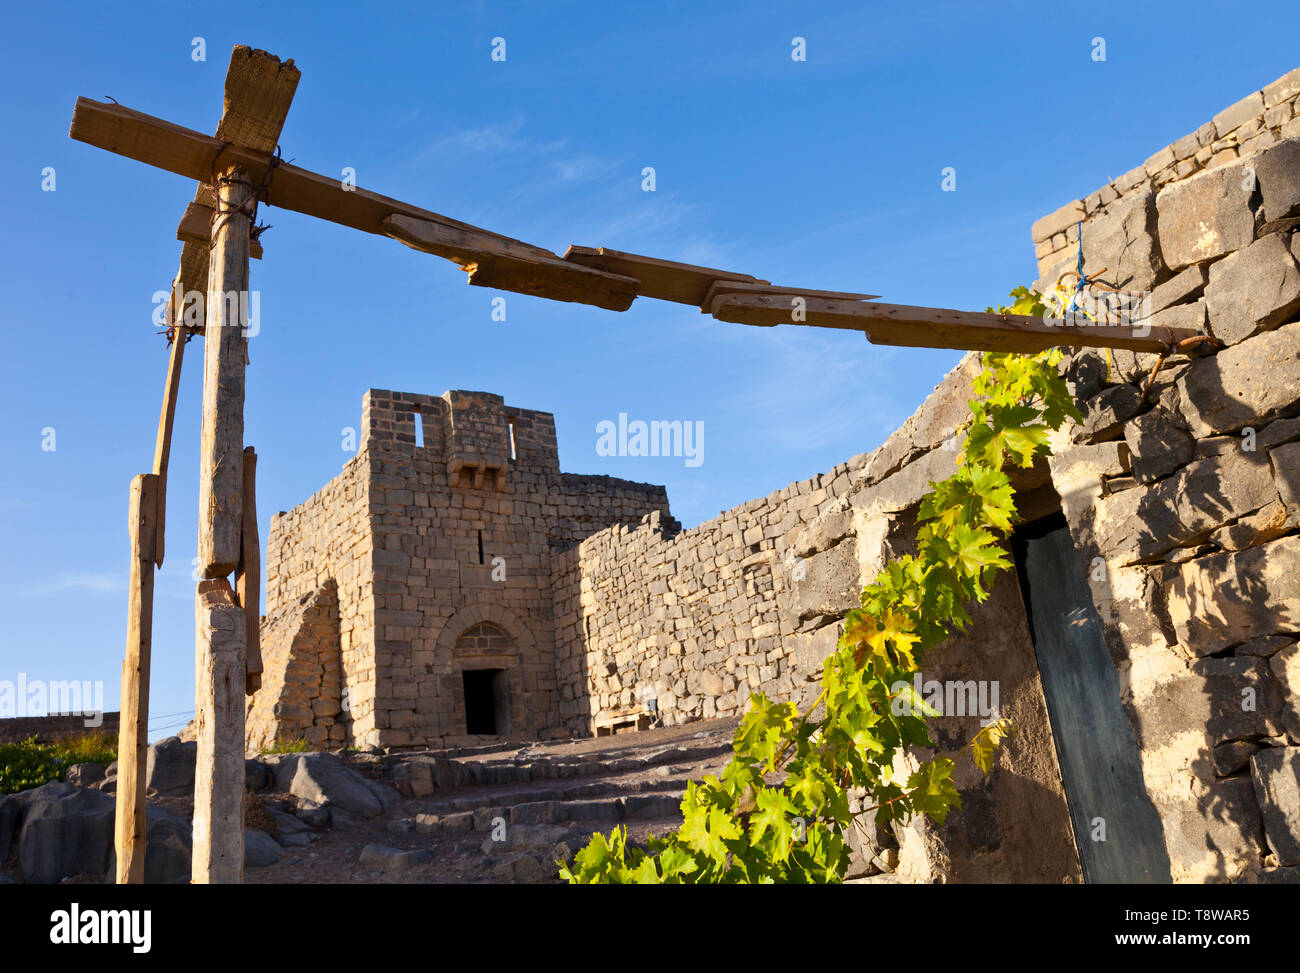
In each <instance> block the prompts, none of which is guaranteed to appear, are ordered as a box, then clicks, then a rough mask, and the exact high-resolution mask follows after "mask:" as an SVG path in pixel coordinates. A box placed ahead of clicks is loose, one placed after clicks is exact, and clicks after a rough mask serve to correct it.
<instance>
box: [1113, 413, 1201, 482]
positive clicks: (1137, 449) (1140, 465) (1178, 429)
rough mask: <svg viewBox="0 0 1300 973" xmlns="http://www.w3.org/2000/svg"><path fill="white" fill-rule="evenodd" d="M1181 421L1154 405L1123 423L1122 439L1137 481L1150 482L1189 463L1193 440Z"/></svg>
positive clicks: (1193, 449)
mask: <svg viewBox="0 0 1300 973" xmlns="http://www.w3.org/2000/svg"><path fill="white" fill-rule="evenodd" d="M1182 422H1183V419H1182V417H1181V416H1174V415H1172V414H1171V413H1170V412H1169V411H1168V410H1166V409H1163V408H1155V409H1152V410H1151V411H1150V412H1146V413H1143V414H1142V415H1140V416H1137V417H1136V418H1134V419H1133V420H1132V421H1131V422H1129V423H1128V424H1127V425H1125V427H1124V441H1125V442H1126V443H1127V444H1128V448H1129V453H1130V455H1131V457H1132V471H1133V476H1134V478H1135V479H1136V480H1137V481H1138V482H1139V483H1151V482H1152V481H1154V480H1158V479H1160V478H1161V477H1164V476H1168V475H1169V474H1170V473H1172V472H1173V471H1174V470H1176V469H1178V467H1180V466H1185V465H1186V464H1187V463H1190V462H1191V460H1192V457H1193V456H1194V455H1195V454H1196V440H1194V439H1193V438H1192V437H1191V435H1190V434H1189V433H1188V432H1187V430H1186V429H1184V428H1182Z"/></svg>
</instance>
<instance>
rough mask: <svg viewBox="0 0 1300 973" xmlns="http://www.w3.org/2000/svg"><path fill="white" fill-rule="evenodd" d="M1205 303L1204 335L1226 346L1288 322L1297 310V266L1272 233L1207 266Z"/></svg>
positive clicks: (1299, 277) (1299, 280) (1299, 301)
mask: <svg viewBox="0 0 1300 973" xmlns="http://www.w3.org/2000/svg"><path fill="white" fill-rule="evenodd" d="M1294 246H1297V247H1300V243H1297V244H1294ZM1205 302H1206V305H1207V307H1208V308H1209V312H1210V330H1211V331H1213V332H1214V336H1215V337H1216V338H1218V339H1219V340H1220V341H1222V342H1224V343H1225V344H1228V345H1235V344H1237V343H1238V342H1241V341H1244V340H1245V339H1246V338H1249V337H1250V336H1251V335H1253V334H1255V333H1256V332H1259V331H1268V330H1270V329H1272V328H1274V327H1276V326H1277V325H1279V324H1282V323H1283V322H1284V321H1286V320H1288V319H1289V318H1291V317H1294V316H1295V314H1296V312H1297V311H1298V310H1300V265H1298V264H1297V263H1296V256H1295V253H1294V252H1293V249H1292V247H1290V246H1287V244H1286V242H1285V241H1284V240H1283V239H1282V235H1281V234H1280V233H1272V234H1270V235H1268V236H1266V237H1262V238H1261V239H1259V240H1256V241H1255V242H1254V243H1252V244H1251V245H1250V246H1248V247H1246V248H1245V249H1243V250H1238V251H1237V252H1236V253H1232V254H1229V255H1228V256H1226V257H1224V258H1223V259H1222V260H1220V261H1218V262H1216V263H1214V264H1211V265H1210V283H1209V284H1208V285H1206V288H1205Z"/></svg>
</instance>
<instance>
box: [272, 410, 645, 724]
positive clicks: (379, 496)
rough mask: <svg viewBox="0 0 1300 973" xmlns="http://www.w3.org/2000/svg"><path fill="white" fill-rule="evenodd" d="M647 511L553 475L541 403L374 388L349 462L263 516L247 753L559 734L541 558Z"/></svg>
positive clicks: (632, 496) (638, 501) (611, 486)
mask: <svg viewBox="0 0 1300 973" xmlns="http://www.w3.org/2000/svg"><path fill="white" fill-rule="evenodd" d="M656 511H658V512H661V513H662V514H663V515H664V516H665V517H666V516H667V514H668V499H667V493H666V491H665V490H664V488H663V487H661V486H652V485H649V484H643V483H632V482H629V481H626V480H618V479H614V478H611V477H606V476H584V475H575V474H570V473H562V472H560V466H559V457H558V451H557V447H556V439H555V420H554V417H553V416H552V415H551V414H549V413H545V412H535V411H533V410H530V409H519V408H514V407H511V406H507V405H506V404H505V402H504V400H503V399H502V397H501V396H499V395H492V394H490V393H486V392H466V391H450V392H446V393H444V394H443V395H441V396H429V395H417V394H412V393H405V392H388V391H380V390H377V389H371V390H370V391H369V392H367V393H366V395H365V397H364V400H363V406H362V429H361V434H360V443H359V445H358V449H357V455H356V456H355V457H354V458H353V459H350V460H349V461H348V462H347V463H346V464H345V465H344V467H343V471H342V472H341V473H340V474H339V475H338V476H337V477H335V478H334V479H333V480H331V481H330V482H329V483H328V484H326V485H325V487H323V488H322V489H321V490H319V491H318V492H317V493H316V494H315V495H313V496H312V497H311V498H310V499H308V500H307V501H306V502H304V503H302V504H300V505H299V506H297V507H295V508H294V509H293V510H291V511H289V512H287V513H279V514H277V515H276V516H275V517H273V518H272V520H271V530H270V535H269V537H268V541H267V554H266V559H267V565H266V575H267V582H266V583H267V603H266V610H267V614H266V617H265V619H264V620H263V623H262V631H263V636H262V638H263V654H264V660H263V664H264V668H265V672H264V675H263V687H262V689H260V690H259V691H258V692H257V694H256V695H255V696H254V697H253V698H252V699H251V700H250V702H249V704H248V705H249V712H248V745H249V747H250V748H257V747H262V746H267V745H269V744H271V743H272V742H274V741H276V740H281V741H284V740H294V739H298V738H305V739H307V740H308V742H309V743H310V744H311V745H312V746H314V747H316V746H344V745H348V744H377V745H380V746H412V745H422V744H428V743H436V742H446V741H449V740H454V739H456V738H458V737H464V736H469V735H484V734H490V735H496V736H514V737H530V738H536V737H538V736H548V735H552V734H556V733H559V732H562V731H561V730H560V727H561V726H562V721H561V719H560V715H559V713H560V707H559V700H558V692H557V678H556V645H555V619H554V597H553V585H552V561H551V559H552V555H553V554H556V553H559V552H561V551H564V550H566V549H568V548H571V547H572V546H573V545H575V544H576V543H577V542H579V541H581V540H582V539H583V538H585V537H587V536H589V535H591V534H593V533H595V532H597V531H599V530H601V529H604V528H606V527H609V526H611V525H613V524H617V523H636V522H638V521H640V520H641V518H643V517H645V516H647V515H649V514H652V513H654V512H656Z"/></svg>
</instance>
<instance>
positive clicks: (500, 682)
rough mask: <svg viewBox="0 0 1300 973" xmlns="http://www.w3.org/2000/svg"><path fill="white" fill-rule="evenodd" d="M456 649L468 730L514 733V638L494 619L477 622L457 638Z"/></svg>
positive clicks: (489, 734)
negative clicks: (511, 687) (511, 683)
mask: <svg viewBox="0 0 1300 973" xmlns="http://www.w3.org/2000/svg"><path fill="white" fill-rule="evenodd" d="M452 651H453V654H454V656H455V658H456V661H457V662H458V663H459V665H460V672H461V689H462V691H463V693H464V700H465V708H464V714H465V732H466V733H468V734H470V735H475V736H496V735H501V734H507V733H510V732H511V730H512V729H513V719H512V715H511V709H512V707H511V692H510V663H511V661H512V660H514V659H515V657H516V648H515V643H514V639H512V638H511V637H510V635H509V634H508V633H507V632H506V631H505V630H504V629H502V628H501V627H499V626H497V625H494V624H493V623H492V622H486V621H484V622H476V623H475V624H473V625H471V626H470V627H469V628H467V629H465V631H463V632H461V634H460V635H459V636H458V637H457V638H456V644H455V646H454V647H453V650H452Z"/></svg>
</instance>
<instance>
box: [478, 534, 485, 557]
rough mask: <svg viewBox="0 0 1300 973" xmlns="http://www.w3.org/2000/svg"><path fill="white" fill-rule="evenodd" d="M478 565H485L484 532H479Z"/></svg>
mask: <svg viewBox="0 0 1300 973" xmlns="http://www.w3.org/2000/svg"><path fill="white" fill-rule="evenodd" d="M478 563H479V564H483V563H484V561H483V532H482V531H479V532H478Z"/></svg>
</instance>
